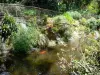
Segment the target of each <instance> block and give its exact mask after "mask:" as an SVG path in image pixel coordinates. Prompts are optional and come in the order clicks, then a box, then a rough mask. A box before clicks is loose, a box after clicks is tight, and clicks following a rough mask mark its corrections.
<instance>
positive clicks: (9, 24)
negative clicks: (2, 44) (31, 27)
mask: <svg viewBox="0 0 100 75" xmlns="http://www.w3.org/2000/svg"><path fill="white" fill-rule="evenodd" d="M1 30H2V35H1V36H2V38H4V40H6V39H7V38H8V37H9V36H10V35H11V34H12V33H13V32H16V31H17V24H16V22H15V19H14V17H12V16H11V15H8V14H5V16H4V19H3V22H2V25H1Z"/></svg>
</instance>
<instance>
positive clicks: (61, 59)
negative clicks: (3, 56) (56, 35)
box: [0, 45, 81, 75]
mask: <svg viewBox="0 0 100 75" xmlns="http://www.w3.org/2000/svg"><path fill="white" fill-rule="evenodd" d="M45 51H46V53H45V54H40V52H31V53H30V54H29V55H28V56H24V57H20V56H17V57H15V56H13V54H12V55H9V56H8V57H7V60H6V62H5V63H4V65H2V67H0V69H2V68H3V69H2V71H1V73H0V75H69V73H68V71H69V67H71V66H68V65H69V64H71V61H72V60H73V59H76V60H80V59H81V54H80V51H78V50H73V49H72V48H71V46H70V45H66V46H63V45H58V46H55V47H53V48H48V50H45ZM59 63H61V64H59ZM63 64H64V65H65V67H66V71H64V70H63V68H61V67H60V66H61V65H63Z"/></svg>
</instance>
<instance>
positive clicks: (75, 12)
mask: <svg viewBox="0 0 100 75" xmlns="http://www.w3.org/2000/svg"><path fill="white" fill-rule="evenodd" d="M68 13H69V14H70V15H71V16H72V17H73V18H74V19H77V20H78V19H81V18H82V15H81V14H80V13H79V12H78V11H70V12H68Z"/></svg>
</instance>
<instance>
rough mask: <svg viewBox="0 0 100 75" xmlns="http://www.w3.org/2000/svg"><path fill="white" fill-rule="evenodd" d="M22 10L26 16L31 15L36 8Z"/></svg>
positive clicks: (34, 12)
mask: <svg viewBox="0 0 100 75" xmlns="http://www.w3.org/2000/svg"><path fill="white" fill-rule="evenodd" d="M23 12H24V14H25V15H28V16H32V15H35V14H36V10H35V9H28V10H24V11H23Z"/></svg>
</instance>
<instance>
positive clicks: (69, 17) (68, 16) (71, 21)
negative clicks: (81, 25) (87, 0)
mask: <svg viewBox="0 0 100 75" xmlns="http://www.w3.org/2000/svg"><path fill="white" fill-rule="evenodd" d="M63 15H64V16H65V17H66V19H67V20H68V22H69V24H71V23H73V22H74V19H73V17H72V16H71V15H70V14H69V13H68V12H66V13H64V14H63Z"/></svg>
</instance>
